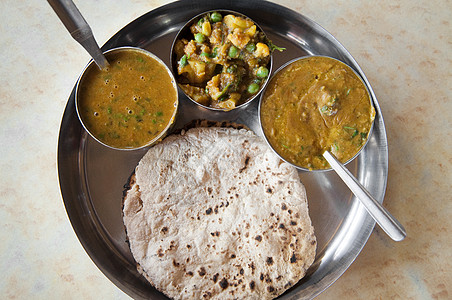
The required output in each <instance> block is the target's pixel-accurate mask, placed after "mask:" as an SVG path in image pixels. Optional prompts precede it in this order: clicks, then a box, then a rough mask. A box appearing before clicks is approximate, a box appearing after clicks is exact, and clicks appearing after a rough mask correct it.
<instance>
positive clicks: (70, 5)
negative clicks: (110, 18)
mask: <svg viewBox="0 0 452 300" xmlns="http://www.w3.org/2000/svg"><path fill="white" fill-rule="evenodd" d="M47 2H49V4H50V6H52V8H53V10H54V11H55V13H56V14H57V15H58V17H59V18H60V20H61V22H63V24H64V26H65V27H66V29H67V30H68V31H69V33H70V34H71V36H72V37H73V38H74V39H75V40H76V41H77V42H79V43H80V45H82V46H83V48H85V49H86V51H88V53H89V54H90V55H91V57H92V58H93V60H94V62H95V63H96V64H97V65H98V66H99V68H101V69H104V68H106V67H107V66H108V61H107V59H106V58H105V56H104V55H103V53H102V51H101V50H100V48H99V45H98V44H97V42H96V40H95V39H94V36H93V32H92V31H91V28H90V27H89V25H88V23H87V22H86V20H85V19H84V18H83V16H82V14H81V13H80V11H79V10H78V8H77V7H76V6H75V4H74V2H72V0H47Z"/></svg>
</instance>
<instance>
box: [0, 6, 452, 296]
mask: <svg viewBox="0 0 452 300" xmlns="http://www.w3.org/2000/svg"><path fill="white" fill-rule="evenodd" d="M167 2H168V1H157V0H153V1H150V0H146V1H144V0H129V1H125V0H123V1H111V0H110V1H109V0H97V1H82V0H77V1H75V3H76V4H77V6H78V7H79V9H80V10H81V11H82V13H83V14H84V16H85V18H86V19H87V21H88V22H89V23H90V25H91V28H92V29H93V32H94V33H95V36H96V38H97V40H98V41H99V44H103V43H104V42H105V41H106V40H108V38H109V37H110V36H112V35H113V34H115V33H116V32H117V31H118V30H119V29H121V28H122V27H123V26H124V25H126V24H127V23H129V22H130V21H132V20H133V19H135V18H137V17H139V16H140V15H142V14H144V13H146V12H148V11H150V10H152V9H154V8H156V7H158V6H161V5H164V4H166V3H167ZM275 2H277V3H278V4H281V5H284V6H286V7H288V8H291V9H293V10H295V11H297V12H299V13H301V14H303V15H305V16H307V17H308V18H310V19H312V20H314V21H316V22H317V23H319V24H320V25H322V26H323V27H324V28H325V29H326V30H328V31H329V32H330V33H331V34H333V35H334V36H335V37H336V38H337V39H338V40H339V41H340V42H341V43H342V44H343V45H344V46H345V47H346V48H347V50H348V51H349V52H350V53H351V54H352V55H353V57H354V58H355V59H356V60H357V62H358V63H359V64H360V66H361V67H362V69H363V71H364V73H365V74H366V76H367V78H368V79H369V81H370V83H371V84H372V86H373V89H374V91H375V94H376V96H377V98H378V101H379V103H380V106H381V109H382V113H383V116H384V119H385V124H386V129H387V136H388V143H389V175H388V185H387V190H386V196H385V200H384V206H385V207H386V208H388V209H389V211H391V213H392V214H394V215H395V216H396V217H397V218H398V219H399V220H400V222H401V223H402V224H404V226H405V228H406V230H407V233H408V237H407V238H406V239H405V240H404V241H403V242H399V243H396V242H392V241H391V240H390V239H389V238H388V237H387V236H386V235H385V234H384V233H383V232H382V231H381V229H379V228H378V227H375V229H374V231H373V233H372V235H371V237H370V239H369V241H368V242H367V244H366V246H365V247H364V249H363V250H362V252H361V254H360V255H359V256H358V258H357V259H356V261H355V262H354V263H353V264H352V265H351V267H350V268H349V269H348V270H347V271H346V272H345V273H344V274H343V276H342V277H340V278H339V280H337V281H336V282H335V283H334V284H333V285H332V286H331V287H330V288H329V289H327V290H326V291H325V292H324V293H322V294H321V295H320V296H319V297H318V299H338V298H352V299H450V298H451V297H452V288H451V284H450V283H451V282H452V272H451V271H450V270H451V269H452V249H451V248H452V201H451V200H452V199H451V196H450V192H451V191H452V189H451V186H452V155H451V153H450V149H452V143H451V142H452V137H451V127H452V126H451V125H452V124H451V120H452V117H451V111H452V71H451V70H452V60H451V57H452V34H451V30H452V25H451V23H450V22H451V21H450V16H451V12H452V2H450V1H447V0H442V1H425V0H424V1H422V0H420V1H407V0H398V1H359V0H357V1H331V0H320V1H287V0H279V1H275ZM0 19H1V20H2V21H1V23H0V37H1V40H2V50H1V51H0V59H1V61H2V68H1V69H0V79H1V84H0V116H1V117H0V124H1V126H0V128H1V132H0V139H1V144H2V147H1V148H0V170H1V182H0V195H1V198H0V227H1V231H0V239H1V241H2V242H1V243H0V279H1V280H0V294H1V295H3V296H2V298H7V299H29V298H37V299H54V298H55V299H60V298H65V299H66V298H73V299H127V298H128V296H127V295H126V294H124V293H123V292H122V291H121V290H119V289H118V288H117V287H116V286H115V285H114V284H113V283H112V282H110V281H109V280H108V279H107V278H106V277H105V276H104V275H103V274H102V273H101V272H100V271H99V269H98V268H97V267H96V266H95V265H94V263H93V262H92V261H91V260H90V258H89V257H88V255H87V254H86V253H85V251H84V250H83V248H82V246H81V245H80V243H79V242H78V240H77V237H76V235H75V233H74V231H73V229H72V227H71V224H70V222H69V220H68V217H67V215H66V212H65V208H64V205H63V202H62V199H61V195H60V192H59V186H58V174H57V168H56V149H57V143H58V132H59V126H60V122H61V117H62V114H63V111H64V107H65V105H66V101H67V97H68V95H69V94H70V91H71V90H72V87H73V85H74V83H75V82H76V80H77V77H78V75H79V73H80V72H81V70H82V69H83V67H84V66H85V64H86V63H87V61H88V60H89V57H88V54H87V53H86V52H85V51H84V50H83V49H82V48H81V47H80V46H79V45H78V44H77V43H76V42H75V41H74V40H73V39H72V38H71V37H70V35H69V34H68V33H67V31H66V30H65V28H64V27H63V26H62V24H61V23H60V22H59V20H58V19H57V17H56V15H55V14H54V12H53V10H52V9H51V7H50V6H49V5H48V3H47V2H46V1H36V0H35V1H13V0H4V1H1V2H0Z"/></svg>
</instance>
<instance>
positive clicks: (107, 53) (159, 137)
mask: <svg viewBox="0 0 452 300" xmlns="http://www.w3.org/2000/svg"><path fill="white" fill-rule="evenodd" d="M119 51H134V52H135V51H138V52H140V53H144V54H145V55H147V56H149V57H150V58H152V59H154V60H156V61H157V62H158V63H159V64H160V65H162V66H164V67H165V69H166V71H167V72H168V75H169V76H170V78H171V83H172V85H173V87H174V90H175V92H176V99H175V100H176V101H175V105H174V106H175V107H174V112H173V115H172V116H171V119H170V121H169V122H168V124H167V125H166V127H165V128H164V129H163V130H162V131H161V132H160V133H159V134H158V135H157V136H156V137H154V138H153V139H152V140H150V141H149V142H147V143H146V144H145V145H142V146H138V147H127V148H118V147H114V146H111V145H108V144H106V143H104V142H103V141H101V140H100V139H99V137H97V136H95V135H94V134H93V133H92V131H91V130H90V128H89V126H87V125H86V122H85V121H84V120H83V114H82V113H81V111H80V103H79V102H80V87H81V86H82V85H83V84H84V79H85V75H86V74H87V73H88V72H87V71H88V70H90V69H91V68H98V66H97V65H96V64H95V62H94V61H93V60H91V61H90V62H89V63H88V64H87V65H86V67H85V68H84V70H83V72H82V74H81V75H80V77H79V79H78V81H77V84H76V88H75V108H76V111H77V116H78V118H79V120H80V123H81V124H82V126H83V128H84V129H85V130H86V132H88V134H89V135H90V136H91V137H92V138H93V139H94V140H96V141H97V142H99V143H100V144H102V145H104V146H105V147H108V148H110V149H115V150H137V149H142V148H146V147H149V146H152V145H154V144H156V143H157V142H159V141H161V140H162V139H163V138H164V137H165V136H166V135H167V134H168V132H169V131H170V130H171V129H172V127H173V126H174V123H175V120H176V117H177V114H178V108H179V96H178V95H179V94H178V92H177V84H176V80H175V78H174V76H173V74H172V72H171V70H170V69H169V68H168V66H167V65H166V64H165V63H164V62H163V61H162V60H161V59H160V58H158V57H157V56H156V55H154V54H153V53H151V52H149V51H147V50H144V49H142V48H138V47H129V46H125V47H117V48H113V49H110V50H107V51H105V52H104V55H105V57H106V58H107V60H108V58H109V56H110V55H111V54H114V53H115V52H119Z"/></svg>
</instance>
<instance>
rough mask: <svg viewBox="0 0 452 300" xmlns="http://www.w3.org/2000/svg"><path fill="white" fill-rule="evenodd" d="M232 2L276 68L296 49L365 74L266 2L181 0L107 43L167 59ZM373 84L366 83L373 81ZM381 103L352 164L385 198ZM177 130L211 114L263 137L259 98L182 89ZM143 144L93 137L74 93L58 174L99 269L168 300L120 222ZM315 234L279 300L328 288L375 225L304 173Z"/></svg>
mask: <svg viewBox="0 0 452 300" xmlns="http://www.w3.org/2000/svg"><path fill="white" fill-rule="evenodd" d="M213 9H230V10H235V11H238V12H241V13H243V14H245V15H248V16H249V17H251V18H252V19H253V20H255V21H256V22H258V23H259V24H260V26H261V27H262V28H263V29H264V30H265V32H266V33H267V35H268V36H269V37H270V39H272V41H273V42H274V44H276V45H278V46H281V47H285V48H286V50H285V51H284V52H281V53H280V52H277V51H276V52H275V54H274V70H276V69H277V68H278V67H279V66H280V65H282V64H284V63H285V62H287V61H289V60H291V59H293V58H295V57H299V56H304V55H311V54H318V55H326V56H331V57H334V58H337V59H339V60H341V61H343V62H345V63H347V64H348V65H350V66H351V67H352V68H354V69H355V71H356V72H358V74H359V75H360V76H361V77H362V78H363V80H364V81H365V82H366V83H367V84H368V81H367V79H366V77H365V75H364V73H363V72H362V70H361V69H360V67H359V66H358V64H357V63H356V61H355V60H354V59H353V57H352V56H351V55H350V54H349V53H348V52H347V50H346V49H345V48H344V47H343V46H342V45H341V44H340V43H339V42H338V41H337V40H336V39H335V38H334V37H333V36H332V35H331V34H329V33H328V32H327V31H326V30H324V29H323V28H322V27H321V26H319V25H318V24H316V23H315V22H313V21H311V20H309V19H308V18H306V17H304V16H303V15H300V14H298V13H296V12H294V11H291V10H289V9H287V8H284V7H282V6H279V5H276V4H273V3H269V2H265V1H176V2H174V3H170V4H168V5H165V6H162V7H159V8H157V9H155V10H153V11H151V12H149V13H147V14H145V15H143V16H142V17H140V18H138V19H136V20H134V21H133V22H131V23H130V24H129V25H127V26H126V27H124V28H123V29H122V30H121V31H119V32H118V33H117V34H115V35H114V36H113V37H112V38H111V39H110V40H109V41H108V42H107V43H106V44H105V45H104V46H103V47H102V49H103V50H104V51H105V50H107V49H110V48H113V47H119V46H128V45H129V46H137V47H141V48H144V49H147V50H149V51H151V52H153V53H154V54H156V55H157V56H158V57H159V58H161V59H162V60H163V61H164V62H165V63H166V64H167V65H169V58H170V48H171V44H172V41H173V38H174V36H175V35H176V33H177V31H178V30H179V29H180V28H181V27H182V26H183V24H184V23H185V22H186V21H188V20H189V19H190V18H191V17H193V16H194V15H196V14H199V13H201V12H203V11H207V10H213ZM369 86H370V85H369ZM370 93H371V97H372V100H373V103H374V105H375V109H376V112H377V113H376V117H375V124H374V130H373V132H372V136H371V137H370V141H369V143H368V144H367V146H366V147H365V149H364V150H363V151H362V153H361V154H360V155H359V156H358V157H357V158H356V159H355V160H353V161H352V162H351V163H349V164H348V165H347V167H348V168H349V170H350V171H351V172H352V173H353V174H354V175H355V176H356V178H358V180H359V181H360V182H361V184H363V185H364V187H365V188H367V190H368V191H369V192H370V193H371V194H372V195H373V196H374V197H375V198H376V199H377V200H378V201H379V202H380V203H381V202H383V198H384V193H385V190H386V181H387V173H388V147H387V139H386V132H385V127H384V122H383V118H382V115H381V110H380V107H379V105H378V102H377V99H376V98H375V94H374V93H373V91H372V90H370ZM179 96H180V115H179V117H178V119H177V121H176V126H175V129H177V128H181V127H183V125H185V124H186V123H188V122H189V121H190V120H194V119H210V120H217V121H223V120H227V121H232V122H237V123H242V124H244V125H246V126H248V127H249V128H250V129H252V130H253V131H254V132H255V133H256V134H258V135H262V132H261V131H260V128H259V122H258V116H257V104H258V101H257V99H256V100H255V101H254V102H253V103H251V104H250V105H248V106H246V107H245V108H243V109H238V110H233V111H231V112H215V111H208V110H206V109H204V108H202V107H200V106H198V105H196V104H194V103H192V102H191V101H190V100H188V99H187V98H186V97H185V96H184V95H183V93H182V92H179ZM145 152H146V149H143V150H137V151H117V150H112V149H109V148H106V147H104V146H102V145H100V144H99V143H97V142H96V141H95V140H93V139H92V138H91V137H90V136H89V135H88V134H87V133H86V132H85V131H84V130H83V128H82V126H81V124H80V122H79V120H78V118H77V114H76V111H75V104H74V90H73V91H72V93H71V95H70V96H69V99H68V103H67V106H66V109H65V111H64V115H63V119H62V122H61V128H60V136H59V142H58V173H59V181H60V188H61V193H62V196H63V201H64V204H65V206H66V210H67V213H68V216H69V218H70V221H71V223H72V226H73V228H74V230H75V232H76V234H77V236H78V238H79V240H80V242H81V244H82V245H83V247H84V248H85V250H86V252H87V253H88V255H89V256H90V257H91V259H92V260H93V261H94V263H95V264H96V265H97V266H98V267H99V269H100V270H102V272H103V273H104V274H105V275H106V276H107V277H108V278H109V279H110V280H111V281H112V282H113V283H114V284H116V285H117V286H118V287H119V288H120V289H122V290H123V291H124V292H125V293H127V294H128V295H130V296H131V297H133V298H136V299H140V298H147V299H166V297H165V296H164V295H163V294H162V293H160V292H158V291H157V290H155V289H154V288H153V287H152V286H151V285H150V284H149V283H147V281H146V280H145V279H144V278H143V277H142V276H141V275H139V273H138V272H137V270H136V266H135V262H134V259H133V258H132V255H131V253H130V250H129V247H128V244H127V242H126V235H125V231H124V227H123V223H122V213H121V211H122V192H123V186H124V184H125V183H126V182H127V179H128V177H129V176H130V174H131V173H132V172H133V170H134V168H135V166H136V165H137V163H138V161H139V160H140V159H141V157H142V156H143V155H144V153H145ZM300 178H301V180H302V182H303V183H304V185H305V187H306V190H307V195H308V202H309V210H310V216H311V219H312V223H313V225H314V228H315V234H316V237H317V241H318V248H317V255H316V260H315V262H314V264H313V265H312V266H311V268H310V269H309V270H308V274H307V276H306V277H304V278H303V279H302V280H301V281H300V282H299V283H298V284H296V285H295V286H294V287H293V288H291V289H290V290H288V291H287V292H286V293H285V294H284V295H283V296H281V299H308V298H313V297H315V296H316V295H318V294H320V293H321V292H322V291H324V290H325V289H326V288H327V287H328V286H329V285H331V284H332V283H333V282H334V281H335V280H337V279H338V278H339V276H341V274H342V273H343V272H344V271H345V270H346V269H347V268H348V267H349V266H350V264H351V263H352V262H353V260H354V259H355V258H356V257H357V256H358V254H359V252H360V251H361V249H362V248H363V247H364V245H365V243H366V241H367V239H368V238H369V236H370V234H371V232H372V229H373V227H374V225H375V222H374V221H373V219H372V218H371V217H370V216H369V215H368V214H367V212H366V210H365V209H364V207H363V206H362V205H361V204H360V203H359V201H358V200H357V199H355V197H354V196H353V194H352V193H351V192H350V191H349V190H348V188H347V187H346V186H345V184H343V183H342V181H341V180H340V179H339V177H338V176H337V175H336V174H335V173H334V172H333V171H328V172H321V173H313V172H310V173H309V172H300Z"/></svg>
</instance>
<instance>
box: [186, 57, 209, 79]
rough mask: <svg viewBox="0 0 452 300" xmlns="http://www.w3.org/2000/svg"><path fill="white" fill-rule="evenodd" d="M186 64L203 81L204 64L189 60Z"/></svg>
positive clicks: (204, 73)
mask: <svg viewBox="0 0 452 300" xmlns="http://www.w3.org/2000/svg"><path fill="white" fill-rule="evenodd" d="M188 64H189V65H190V66H191V68H192V69H193V71H194V72H195V74H196V76H197V77H199V78H202V79H204V76H205V75H206V63H205V62H203V61H199V60H193V59H189V60H188Z"/></svg>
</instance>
